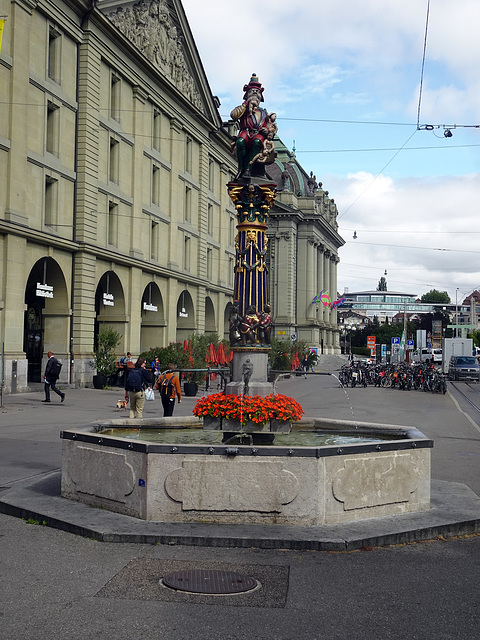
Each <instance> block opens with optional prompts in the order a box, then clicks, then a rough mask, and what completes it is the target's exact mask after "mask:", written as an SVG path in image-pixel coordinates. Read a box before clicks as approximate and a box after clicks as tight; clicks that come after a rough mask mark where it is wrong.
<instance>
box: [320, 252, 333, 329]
mask: <svg viewBox="0 0 480 640" xmlns="http://www.w3.org/2000/svg"><path fill="white" fill-rule="evenodd" d="M330 255H331V253H330V251H328V249H327V250H326V251H324V253H323V289H325V291H328V293H329V294H330V295H332V292H331V291H330ZM322 307H323V320H324V322H327V323H329V322H330V309H329V308H328V307H324V306H323V305H322Z"/></svg>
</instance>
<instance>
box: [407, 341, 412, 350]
mask: <svg viewBox="0 0 480 640" xmlns="http://www.w3.org/2000/svg"><path fill="white" fill-rule="evenodd" d="M407 347H409V348H411V349H413V340H407Z"/></svg>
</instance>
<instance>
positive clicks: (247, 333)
mask: <svg viewBox="0 0 480 640" xmlns="http://www.w3.org/2000/svg"><path fill="white" fill-rule="evenodd" d="M257 327H258V316H257V314H256V312H255V307H254V306H253V305H250V306H249V307H247V312H246V314H245V315H244V316H243V318H242V324H241V325H240V336H241V338H242V346H244V347H245V346H246V344H247V342H250V343H251V344H255V339H256V336H255V333H256V330H257Z"/></svg>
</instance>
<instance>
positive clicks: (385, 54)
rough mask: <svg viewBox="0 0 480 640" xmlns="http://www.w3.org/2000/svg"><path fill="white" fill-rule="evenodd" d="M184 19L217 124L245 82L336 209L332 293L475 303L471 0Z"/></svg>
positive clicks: (385, 1) (251, 8)
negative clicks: (259, 88) (214, 99)
mask: <svg viewBox="0 0 480 640" xmlns="http://www.w3.org/2000/svg"><path fill="white" fill-rule="evenodd" d="M183 6H184V9H185V12H186V15H187V19H188V21H189V24H190V27H191V29H192V32H193V36H194V39H195V42H196V45H197V48H198V50H199V53H200V57H201V59H202V63H203V66H204V69H205V72H206V75H207V78H208V81H209V84H210V88H211V90H212V93H213V94H214V95H217V96H218V97H219V98H220V101H221V107H220V113H221V115H222V117H223V118H224V119H225V120H227V119H228V118H229V113H230V111H231V109H232V108H233V107H234V106H236V105H238V104H240V103H241V102H242V96H243V91H242V89H243V85H244V84H246V83H247V82H248V81H249V79H250V76H251V74H252V73H253V72H255V73H256V74H257V75H258V77H259V79H260V81H261V82H262V84H263V86H264V88H265V91H264V96H265V105H264V106H265V107H266V108H267V109H268V110H269V111H275V112H276V113H277V124H278V127H279V131H278V135H279V137H280V138H281V139H282V141H283V142H284V144H285V145H286V146H287V147H288V148H289V149H291V150H293V149H295V153H296V157H297V160H298V161H299V163H300V164H301V165H302V167H303V168H304V169H305V170H306V171H307V172H308V173H310V171H313V173H314V175H315V176H316V178H317V181H319V182H322V183H323V188H324V189H325V190H327V191H329V194H330V197H332V198H334V200H335V202H336V203H337V207H338V211H339V215H338V224H339V233H340V235H341V236H342V238H343V239H344V240H345V245H344V246H343V247H342V248H341V249H340V250H339V257H340V263H339V265H338V291H339V292H340V293H343V291H344V290H345V288H348V290H349V291H351V292H353V291H365V290H372V289H376V288H377V286H378V282H379V280H380V278H381V277H382V276H384V277H386V280H387V285H388V290H389V291H400V292H405V293H410V294H416V295H418V296H421V295H422V294H424V293H426V292H428V291H430V290H431V289H438V290H439V291H447V292H448V293H449V295H450V298H451V299H452V301H453V302H455V300H456V299H458V301H459V302H460V301H463V299H464V297H465V296H467V295H469V294H470V293H471V292H472V291H473V290H475V289H479V290H480V243H479V241H480V221H479V217H480V74H479V73H478V64H479V61H480V38H479V37H478V25H479V24H480V2H479V0H363V1H362V2H358V0H341V1H340V2H339V0H322V1H321V2H318V3H312V2H311V1H310V0H309V1H308V2H307V0H297V1H296V2H292V0H276V2H275V3H272V4H271V5H268V4H265V3H258V1H257V2H254V1H253V0H243V2H241V3H239V2H234V1H233V0H222V2H221V3H219V2H218V0H202V2H199V1H198V0H183ZM427 17H428V23H427ZM426 126H429V129H426V128H425V127H426ZM430 127H433V128H430ZM448 131H450V132H451V133H452V135H451V137H446V136H445V133H447V132H448ZM355 232H356V233H355ZM354 234H355V235H356V239H354V237H353V236H354ZM385 271H386V272H387V274H386V275H385Z"/></svg>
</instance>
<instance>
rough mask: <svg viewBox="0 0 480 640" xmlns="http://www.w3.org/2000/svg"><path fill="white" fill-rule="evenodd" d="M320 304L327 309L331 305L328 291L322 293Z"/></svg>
mask: <svg viewBox="0 0 480 640" xmlns="http://www.w3.org/2000/svg"><path fill="white" fill-rule="evenodd" d="M322 304H323V306H324V307H327V308H328V307H329V306H330V305H331V304H332V299H331V298H330V294H329V293H328V291H325V293H322Z"/></svg>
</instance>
